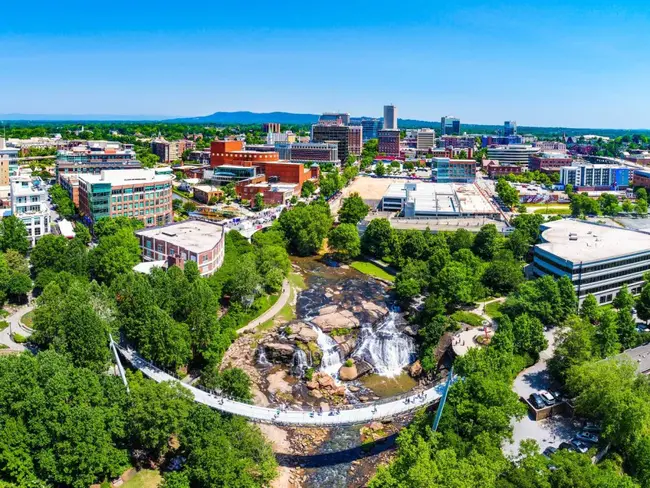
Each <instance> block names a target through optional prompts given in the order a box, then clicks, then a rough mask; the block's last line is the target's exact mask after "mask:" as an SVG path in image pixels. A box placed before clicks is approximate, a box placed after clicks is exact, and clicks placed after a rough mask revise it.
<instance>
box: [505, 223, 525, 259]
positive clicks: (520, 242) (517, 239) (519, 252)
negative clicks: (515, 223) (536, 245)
mask: <svg viewBox="0 0 650 488" xmlns="http://www.w3.org/2000/svg"><path fill="white" fill-rule="evenodd" d="M530 245H531V242H530V240H529V238H528V236H526V234H525V233H524V231H522V230H519V229H515V230H514V231H513V232H512V234H510V236H509V237H508V240H507V241H506V247H507V248H508V249H510V250H511V251H512V254H513V255H514V257H515V258H517V259H523V258H524V257H525V256H526V255H527V254H528V251H529V250H530Z"/></svg>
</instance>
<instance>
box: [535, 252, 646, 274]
mask: <svg viewBox="0 0 650 488" xmlns="http://www.w3.org/2000/svg"><path fill="white" fill-rule="evenodd" d="M535 259H536V260H540V261H544V262H545V263H547V264H550V265H552V266H554V267H556V268H558V269H561V270H562V271H565V272H567V273H570V274H574V275H579V274H586V273H592V272H594V271H602V270H604V269H611V268H618V267H620V266H627V265H629V264H634V263H641V262H645V261H648V262H650V254H645V255H643V256H635V257H633V258H627V259H621V260H618V261H613V262H611V263H604V264H595V265H588V266H583V267H582V269H580V268H573V267H569V266H567V265H566V264H562V263H558V262H556V261H553V260H551V259H550V258H548V257H546V256H544V255H542V254H539V253H537V252H536V253H535Z"/></svg>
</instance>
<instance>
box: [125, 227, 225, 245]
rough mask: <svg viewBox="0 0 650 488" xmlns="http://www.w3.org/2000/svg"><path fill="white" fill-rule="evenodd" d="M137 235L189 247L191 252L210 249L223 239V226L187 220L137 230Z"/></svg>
mask: <svg viewBox="0 0 650 488" xmlns="http://www.w3.org/2000/svg"><path fill="white" fill-rule="evenodd" d="M136 234H137V235H140V236H145V237H151V238H153V239H158V240H161V241H165V242H168V243H169V244H173V245H175V246H179V247H182V248H184V249H187V250H188V251H190V252H194V253H202V252H205V251H209V250H210V249H213V248H214V247H216V246H217V244H219V241H221V239H223V227H222V226H221V225H218V224H212V223H209V222H204V221H202V220H186V221H184V222H177V223H174V224H170V225H166V226H164V227H154V228H151V229H143V230H139V231H137V232H136Z"/></svg>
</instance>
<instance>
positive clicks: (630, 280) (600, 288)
mask: <svg viewBox="0 0 650 488" xmlns="http://www.w3.org/2000/svg"><path fill="white" fill-rule="evenodd" d="M639 281H641V278H628V279H627V280H621V281H617V282H616V283H612V284H609V285H601V286H597V287H595V288H589V289H587V290H583V289H582V288H581V289H580V293H579V296H581V297H583V296H585V295H589V294H593V293H598V292H601V291H606V290H611V289H613V288H620V287H621V286H623V285H629V284H630V283H638V282H639ZM632 289H633V290H636V289H637V287H632Z"/></svg>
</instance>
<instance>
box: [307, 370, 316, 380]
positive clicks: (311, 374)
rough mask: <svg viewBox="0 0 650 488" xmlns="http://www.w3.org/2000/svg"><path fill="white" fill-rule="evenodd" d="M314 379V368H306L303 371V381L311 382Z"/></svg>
mask: <svg viewBox="0 0 650 488" xmlns="http://www.w3.org/2000/svg"><path fill="white" fill-rule="evenodd" d="M313 378H314V368H307V371H305V379H306V380H307V381H311V380H312V379H313Z"/></svg>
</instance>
